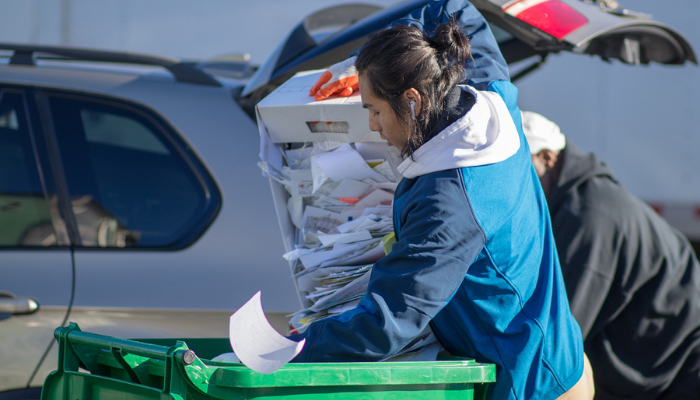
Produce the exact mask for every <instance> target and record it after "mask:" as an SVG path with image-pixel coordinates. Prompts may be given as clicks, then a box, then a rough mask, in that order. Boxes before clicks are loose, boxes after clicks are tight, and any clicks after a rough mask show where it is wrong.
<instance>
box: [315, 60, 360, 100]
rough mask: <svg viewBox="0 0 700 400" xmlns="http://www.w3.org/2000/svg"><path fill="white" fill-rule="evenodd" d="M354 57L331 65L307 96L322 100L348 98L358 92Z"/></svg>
mask: <svg viewBox="0 0 700 400" xmlns="http://www.w3.org/2000/svg"><path fill="white" fill-rule="evenodd" d="M358 82H359V80H358V75H357V69H356V68H355V57H350V58H348V59H347V60H345V61H343V62H339V63H338V64H334V65H331V66H330V67H329V68H328V70H326V72H324V73H323V74H322V75H321V77H320V78H318V81H316V83H315V84H314V85H313V86H312V87H311V90H310V91H309V96H314V100H323V99H325V98H328V97H329V96H334V95H335V96H342V97H348V96H350V95H351V94H352V93H353V92H357V91H358V90H359V83H358Z"/></svg>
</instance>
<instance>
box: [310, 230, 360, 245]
mask: <svg viewBox="0 0 700 400" xmlns="http://www.w3.org/2000/svg"><path fill="white" fill-rule="evenodd" d="M318 238H319V239H320V240H321V243H322V244H323V245H324V246H330V245H332V244H334V243H339V244H345V243H353V242H360V241H363V240H370V239H372V234H370V233H369V231H368V230H365V229H363V230H361V231H357V232H351V233H336V234H332V235H318Z"/></svg>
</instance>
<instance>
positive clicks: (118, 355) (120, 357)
mask: <svg viewBox="0 0 700 400" xmlns="http://www.w3.org/2000/svg"><path fill="white" fill-rule="evenodd" d="M112 356H113V357H114V359H115V360H117V362H118V363H119V365H121V367H122V369H123V370H124V371H126V374H127V375H129V379H131V382H132V383H136V384H139V385H140V384H141V380H140V379H139V377H138V375H136V372H135V371H134V369H133V368H131V366H130V365H129V363H127V362H126V360H125V359H124V353H123V352H122V349H121V348H120V347H112Z"/></svg>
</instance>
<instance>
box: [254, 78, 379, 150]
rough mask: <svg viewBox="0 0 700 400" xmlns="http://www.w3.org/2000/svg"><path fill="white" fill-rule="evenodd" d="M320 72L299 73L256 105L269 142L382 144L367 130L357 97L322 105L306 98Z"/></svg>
mask: <svg viewBox="0 0 700 400" xmlns="http://www.w3.org/2000/svg"><path fill="white" fill-rule="evenodd" d="M323 71H324V70H318V71H305V72H299V73H298V74H296V75H295V76H294V77H292V78H291V79H289V80H288V81H287V82H285V83H284V84H283V85H282V86H280V87H278V88H277V89H275V91H273V92H272V93H270V94H269V95H267V97H265V98H264V99H263V100H261V101H260V102H259V103H258V105H257V110H258V113H259V115H260V117H261V119H262V120H263V121H264V122H265V126H266V127H267V131H268V133H269V135H270V138H271V139H272V142H274V143H288V142H317V141H323V140H330V141H340V142H383V140H382V139H381V138H380V137H379V133H377V132H372V131H370V130H369V113H368V111H367V110H366V109H364V108H362V101H361V99H360V94H359V93H355V94H353V95H352V96H350V97H334V98H330V99H326V100H323V101H314V99H313V97H309V90H310V89H311V86H313V84H314V83H316V81H317V80H318V78H319V76H321V74H322V73H323Z"/></svg>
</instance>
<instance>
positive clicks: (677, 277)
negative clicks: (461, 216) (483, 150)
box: [522, 112, 700, 400]
mask: <svg viewBox="0 0 700 400" xmlns="http://www.w3.org/2000/svg"><path fill="white" fill-rule="evenodd" d="M522 116H523V130H524V132H525V136H526V137H527V140H528V144H529V146H530V153H531V154H532V160H533V164H534V166H535V169H536V170H537V174H538V176H539V177H540V181H541V183H542V187H543V189H544V192H545V196H546V198H547V203H548V205H549V210H550V214H551V218H552V225H553V232H554V239H555V242H556V247H557V252H558V254H559V259H560V262H561V268H562V270H563V275H564V283H565V285H566V291H567V294H568V297H569V304H570V307H571V311H572V313H573V314H574V317H575V318H576V320H577V321H578V323H579V325H580V326H581V330H582V333H583V339H584V349H585V352H586V355H587V356H588V358H589V360H590V362H591V366H592V369H593V376H594V383H595V399H674V400H676V399H700V263H699V262H698V259H697V257H696V255H695V253H694V251H693V248H692V247H691V245H690V243H689V242H688V240H687V239H686V238H685V237H684V236H683V235H682V234H681V233H680V232H678V231H677V230H676V229H674V228H673V227H671V226H670V225H669V224H668V223H667V222H666V221H665V220H664V219H663V218H661V217H660V216H659V215H657V214H656V212H654V210H653V209H652V208H651V207H649V206H648V205H647V204H646V203H644V202H643V201H641V200H640V199H638V198H636V197H635V196H633V195H632V194H630V193H629V192H628V191H627V190H626V189H625V188H624V187H623V186H622V185H621V184H620V183H619V182H618V181H617V180H615V178H614V176H613V173H612V170H611V169H610V168H609V167H608V166H607V165H605V164H604V163H602V162H601V161H599V160H598V158H597V157H596V156H595V155H594V154H587V153H584V152H583V151H581V150H580V149H579V148H577V147H576V146H575V145H574V144H572V143H571V141H569V140H568V139H566V138H565V137H564V135H562V133H561V132H560V130H559V127H558V126H557V125H556V124H554V123H553V122H551V121H549V120H548V119H546V118H545V117H543V116H541V115H539V114H536V113H532V112H523V113H522Z"/></svg>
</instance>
